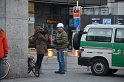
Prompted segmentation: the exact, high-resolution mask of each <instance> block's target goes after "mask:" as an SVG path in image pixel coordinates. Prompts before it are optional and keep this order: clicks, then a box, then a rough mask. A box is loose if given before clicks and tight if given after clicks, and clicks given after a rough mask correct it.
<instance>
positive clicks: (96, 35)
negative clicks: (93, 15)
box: [86, 28, 112, 42]
mask: <svg viewBox="0 0 124 82" xmlns="http://www.w3.org/2000/svg"><path fill="white" fill-rule="evenodd" d="M111 35H112V29H110V28H90V29H89V30H88V34H87V36H86V40H87V41H96V42H111Z"/></svg>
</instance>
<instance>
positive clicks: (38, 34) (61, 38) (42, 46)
mask: <svg viewBox="0 0 124 82" xmlns="http://www.w3.org/2000/svg"><path fill="white" fill-rule="evenodd" d="M48 37H49V35H48V33H47V32H46V30H45V29H44V28H42V27H41V26H36V27H35V33H34V38H35V40H36V51H37V60H36V65H35V68H36V72H38V73H39V72H40V71H41V70H40V69H41V65H42V60H43V57H44V55H45V53H47V45H48V44H49V43H48V41H49V38H48ZM53 43H54V47H55V49H56V50H57V60H58V63H59V69H58V70H57V71H55V73H57V74H65V59H64V56H65V54H64V51H65V50H66V49H67V46H68V37H67V33H66V32H65V31H64V25H63V23H58V24H57V34H56V36H55V39H54V40H53ZM7 54H8V42H7V38H6V34H5V32H4V31H3V30H2V29H1V28H0V73H1V62H2V59H3V58H4V57H6V56H7Z"/></svg>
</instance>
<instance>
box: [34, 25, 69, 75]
mask: <svg viewBox="0 0 124 82" xmlns="http://www.w3.org/2000/svg"><path fill="white" fill-rule="evenodd" d="M48 37H49V35H48V33H47V32H46V30H44V29H43V28H42V27H41V26H36V27H35V34H34V38H35V40H36V51H37V60H36V66H35V67H36V72H37V73H39V72H41V65H42V60H43V57H44V55H45V53H47V45H48V40H49V38H48ZM53 43H54V48H55V49H56V50H57V60H58V63H59V69H58V70H57V71H55V73H58V74H65V59H64V51H65V50H66V49H67V46H68V37H67V33H66V32H65V31H64V25H63V23H58V24H57V34H56V36H55V39H54V40H53Z"/></svg>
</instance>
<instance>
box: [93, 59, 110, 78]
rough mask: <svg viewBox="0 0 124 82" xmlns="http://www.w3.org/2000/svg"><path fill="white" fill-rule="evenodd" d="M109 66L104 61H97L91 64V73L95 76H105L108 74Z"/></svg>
mask: <svg viewBox="0 0 124 82" xmlns="http://www.w3.org/2000/svg"><path fill="white" fill-rule="evenodd" d="M108 70H109V66H108V63H107V61H106V60H104V59H95V60H93V61H92V63H91V71H92V73H93V74H94V75H97V76H103V75H106V74H107V73H108Z"/></svg>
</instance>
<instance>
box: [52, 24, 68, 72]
mask: <svg viewBox="0 0 124 82" xmlns="http://www.w3.org/2000/svg"><path fill="white" fill-rule="evenodd" d="M57 30H58V32H57V34H56V36H55V40H54V45H55V48H56V50H57V60H58V63H59V70H58V71H55V73H57V74H65V58H64V57H65V54H64V51H65V50H66V48H67V46H68V36H67V33H66V32H65V31H64V25H63V24H62V23H58V24H57Z"/></svg>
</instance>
